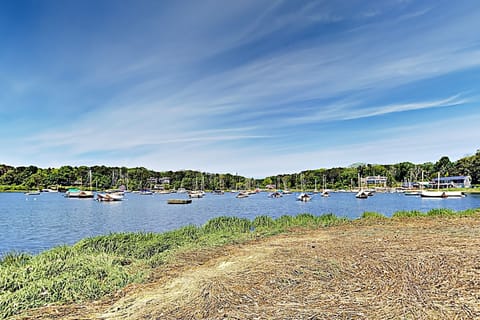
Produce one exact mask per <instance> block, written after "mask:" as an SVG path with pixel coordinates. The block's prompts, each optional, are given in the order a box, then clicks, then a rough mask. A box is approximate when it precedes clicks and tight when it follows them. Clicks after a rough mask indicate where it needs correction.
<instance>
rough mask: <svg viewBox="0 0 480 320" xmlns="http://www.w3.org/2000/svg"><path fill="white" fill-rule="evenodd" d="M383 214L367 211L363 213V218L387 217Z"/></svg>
mask: <svg viewBox="0 0 480 320" xmlns="http://www.w3.org/2000/svg"><path fill="white" fill-rule="evenodd" d="M386 218H387V217H385V216H384V215H383V214H381V213H378V212H372V211H365V212H363V213H362V216H361V219H386Z"/></svg>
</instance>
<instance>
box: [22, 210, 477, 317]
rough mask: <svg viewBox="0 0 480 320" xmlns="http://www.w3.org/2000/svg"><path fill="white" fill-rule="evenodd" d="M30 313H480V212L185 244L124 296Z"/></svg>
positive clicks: (88, 315)
mask: <svg viewBox="0 0 480 320" xmlns="http://www.w3.org/2000/svg"><path fill="white" fill-rule="evenodd" d="M28 318H30V319H40V318H62V319H65V318H67V319H223V318H228V319H332V318H336V319H379V318H382V319H399V318H407V319H439V318H441V319H454V318H458V319H475V318H480V218H479V217H476V218H457V219H455V218H450V219H442V218H435V219H409V220H403V221H392V220H387V221H385V222H384V223H368V222H367V223H364V224H363V225H362V224H360V223H357V224H355V225H348V226H339V227H333V228H327V229H321V230H314V231H302V230H299V231H296V232H294V233H292V234H288V235H279V236H275V237H272V238H268V239H263V240H258V241H252V242H251V243H248V244H241V245H235V246H227V247H224V248H218V249H215V250H208V251H207V250H206V251H202V252H196V253H185V254H183V255H180V256H179V258H178V260H177V261H176V264H175V265H172V266H169V267H168V268H166V267H165V268H160V269H159V270H158V273H157V275H156V278H155V279H152V282H151V283H148V284H145V285H137V286H132V287H129V288H127V289H126V290H125V291H123V292H122V294H121V296H120V295H119V296H118V297H116V298H113V299H111V300H108V301H106V300H105V301H100V302H96V303H92V304H90V305H83V306H78V305H76V306H65V307H59V308H52V307H50V308H45V309H43V310H38V311H37V312H35V313H32V314H31V316H30V317H28Z"/></svg>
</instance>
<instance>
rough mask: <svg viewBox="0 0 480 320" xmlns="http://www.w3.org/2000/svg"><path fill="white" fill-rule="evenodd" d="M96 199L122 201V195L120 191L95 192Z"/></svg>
mask: <svg viewBox="0 0 480 320" xmlns="http://www.w3.org/2000/svg"><path fill="white" fill-rule="evenodd" d="M97 200H98V201H122V200H123V195H122V194H120V193H97Z"/></svg>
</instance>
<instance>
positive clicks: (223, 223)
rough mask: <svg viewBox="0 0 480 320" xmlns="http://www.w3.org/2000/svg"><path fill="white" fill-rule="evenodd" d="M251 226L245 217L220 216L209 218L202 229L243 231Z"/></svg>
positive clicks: (210, 231)
mask: <svg viewBox="0 0 480 320" xmlns="http://www.w3.org/2000/svg"><path fill="white" fill-rule="evenodd" d="M251 226H252V225H251V222H250V220H248V219H246V218H237V217H227V216H222V217H217V218H213V219H211V220H209V221H208V222H207V223H206V224H205V225H204V226H203V231H204V232H205V233H219V232H221V233H223V232H228V233H245V232H249V231H250V228H251Z"/></svg>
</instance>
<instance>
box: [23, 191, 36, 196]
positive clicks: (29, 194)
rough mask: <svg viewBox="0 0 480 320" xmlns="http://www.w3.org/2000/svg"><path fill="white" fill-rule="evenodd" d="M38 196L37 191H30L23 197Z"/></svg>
mask: <svg viewBox="0 0 480 320" xmlns="http://www.w3.org/2000/svg"><path fill="white" fill-rule="evenodd" d="M39 194H40V191H38V190H32V191H27V192H25V195H27V196H37V195H39Z"/></svg>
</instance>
